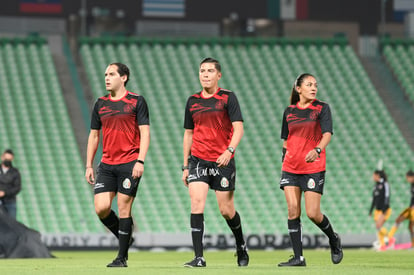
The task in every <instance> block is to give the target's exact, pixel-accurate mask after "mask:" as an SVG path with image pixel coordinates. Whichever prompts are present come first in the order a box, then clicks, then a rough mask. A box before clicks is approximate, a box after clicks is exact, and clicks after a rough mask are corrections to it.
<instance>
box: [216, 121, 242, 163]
mask: <svg viewBox="0 0 414 275" xmlns="http://www.w3.org/2000/svg"><path fill="white" fill-rule="evenodd" d="M232 125H233V136H232V138H231V141H230V144H229V146H228V147H231V148H233V150H236V147H237V146H238V145H239V143H240V141H241V139H242V137H243V134H244V128H243V122H242V121H235V122H233V123H232ZM232 155H233V153H231V152H230V151H229V150H227V149H226V150H225V151H224V152H223V154H221V156H219V157H218V158H217V161H216V162H217V164H218V167H222V166H227V164H229V162H230V159H231V156H232Z"/></svg>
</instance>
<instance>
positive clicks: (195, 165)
mask: <svg viewBox="0 0 414 275" xmlns="http://www.w3.org/2000/svg"><path fill="white" fill-rule="evenodd" d="M220 78H221V66H220V63H219V62H218V61H217V60H215V59H213V58H206V59H204V60H203V61H201V63H200V67H199V79H200V83H201V86H202V88H203V89H202V91H201V92H198V93H196V94H194V95H192V96H190V97H189V98H188V100H187V105H186V108H185V118H184V128H185V131H184V141H183V153H184V160H183V167H182V169H183V176H182V180H183V182H184V184H185V185H186V186H188V190H189V194H190V199H191V218H190V223H191V232H192V233H191V235H192V240H193V248H194V254H195V258H194V259H193V260H192V261H190V262H188V263H185V264H184V266H186V267H205V266H206V261H205V259H204V257H203V234H204V215H203V213H204V207H205V203H206V199H207V194H208V190H209V189H210V188H211V189H213V190H214V191H215V193H216V198H217V202H218V206H219V209H220V212H221V215H222V216H223V217H224V219H225V220H226V221H227V224H228V226H229V227H230V229H231V230H232V232H233V235H234V238H235V240H236V246H237V263H238V265H239V266H247V265H248V264H249V255H248V254H247V248H246V244H245V241H244V238H243V231H242V225H241V220H240V216H239V213H237V211H236V210H235V208H234V190H235V182H236V164H235V160H234V153H235V150H236V147H237V145H238V144H239V142H240V140H241V138H242V136H243V117H242V114H241V111H240V106H239V103H238V100H237V97H236V95H235V94H234V93H233V92H231V91H229V90H225V89H222V88H220V87H219V86H218V81H219V79H220Z"/></svg>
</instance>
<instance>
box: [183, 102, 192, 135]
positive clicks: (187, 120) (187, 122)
mask: <svg viewBox="0 0 414 275" xmlns="http://www.w3.org/2000/svg"><path fill="white" fill-rule="evenodd" d="M184 129H194V121H193V117H192V115H191V112H190V98H188V100H187V104H186V105H185V113H184Z"/></svg>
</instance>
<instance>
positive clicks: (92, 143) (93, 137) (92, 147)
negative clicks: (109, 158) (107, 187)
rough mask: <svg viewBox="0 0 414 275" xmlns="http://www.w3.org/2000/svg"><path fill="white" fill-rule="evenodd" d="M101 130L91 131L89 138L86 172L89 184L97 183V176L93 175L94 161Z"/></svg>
mask: <svg viewBox="0 0 414 275" xmlns="http://www.w3.org/2000/svg"><path fill="white" fill-rule="evenodd" d="M99 134H100V131H99V130H94V129H91V131H90V133H89V138H88V147H87V149H86V171H85V178H86V181H87V182H88V183H89V184H94V183H95V176H94V173H93V160H94V158H95V154H96V151H97V150H98V145H99Z"/></svg>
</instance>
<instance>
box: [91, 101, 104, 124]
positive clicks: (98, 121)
mask: <svg viewBox="0 0 414 275" xmlns="http://www.w3.org/2000/svg"><path fill="white" fill-rule="evenodd" d="M98 102H99V100H97V101H96V102H95V106H94V107H93V110H92V117H91V129H94V130H100V129H101V127H102V122H101V117H100V116H99V103H98Z"/></svg>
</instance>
